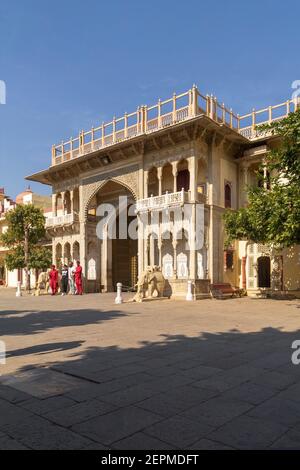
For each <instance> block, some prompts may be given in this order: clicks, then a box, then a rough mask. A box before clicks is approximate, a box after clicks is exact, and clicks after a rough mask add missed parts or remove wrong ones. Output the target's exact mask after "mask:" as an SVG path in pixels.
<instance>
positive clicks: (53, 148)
mask: <svg viewBox="0 0 300 470" xmlns="http://www.w3.org/2000/svg"><path fill="white" fill-rule="evenodd" d="M55 158H56V147H55V145H52V165H55Z"/></svg>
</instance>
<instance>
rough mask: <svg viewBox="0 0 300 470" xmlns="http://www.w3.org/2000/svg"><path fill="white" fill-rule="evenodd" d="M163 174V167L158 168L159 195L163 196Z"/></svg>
mask: <svg viewBox="0 0 300 470" xmlns="http://www.w3.org/2000/svg"><path fill="white" fill-rule="evenodd" d="M162 173H163V167H158V168H157V179H158V195H159V196H161V195H162Z"/></svg>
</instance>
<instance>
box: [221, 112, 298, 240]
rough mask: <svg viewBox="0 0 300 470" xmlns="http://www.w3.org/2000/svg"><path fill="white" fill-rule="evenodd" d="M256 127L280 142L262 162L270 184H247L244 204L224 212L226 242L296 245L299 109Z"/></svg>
mask: <svg viewBox="0 0 300 470" xmlns="http://www.w3.org/2000/svg"><path fill="white" fill-rule="evenodd" d="M260 130H262V131H267V132H271V134H273V135H274V136H276V137H277V138H278V139H279V142H280V143H279V145H278V146H277V147H276V148H275V149H273V150H271V151H270V152H269V153H268V155H267V157H266V161H265V163H264V164H266V165H267V167H268V170H269V172H270V175H271V177H270V187H269V188H268V189H266V185H264V184H261V185H260V187H249V188H248V189H247V192H248V206H247V207H245V208H241V209H239V210H238V211H236V212H233V211H227V212H226V213H225V215H224V220H225V229H226V233H227V240H226V244H230V243H231V242H232V241H233V240H241V239H248V240H251V241H253V242H255V243H265V244H270V245H274V246H278V247H285V246H286V247H288V246H291V245H294V244H299V243H300V110H297V111H296V112H294V113H291V114H289V116H287V117H286V118H284V119H282V120H280V121H276V122H274V123H271V124H269V125H264V126H260ZM264 182H265V181H262V183H264Z"/></svg>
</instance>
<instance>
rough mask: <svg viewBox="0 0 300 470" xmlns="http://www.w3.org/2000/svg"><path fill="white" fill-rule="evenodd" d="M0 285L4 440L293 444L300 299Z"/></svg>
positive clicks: (48, 445) (104, 444)
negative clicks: (167, 296) (79, 292)
mask: <svg viewBox="0 0 300 470" xmlns="http://www.w3.org/2000/svg"><path fill="white" fill-rule="evenodd" d="M114 297H115V296H114V295H112V294H106V295H97V294H95V295H86V296H83V297H70V296H69V297H55V298H52V297H49V296H41V297H29V296H23V297H22V298H20V299H16V297H15V293H14V291H11V290H6V289H4V288H1V289H0V334H1V338H0V339H1V340H2V341H5V343H6V348H7V363H6V365H0V373H1V377H0V449H27V448H28V449H164V450H168V449H245V448H250V449H260V448H263V449H264V448H272V449H278V448H280V449H282V448H284V449H286V448H292V449H295V448H297V449H299V448H300V365H299V366H295V365H293V364H292V362H291V354H292V349H291V344H292V342H293V341H294V340H297V339H298V340H300V301H299V300H298V301H297V300H294V301H289V300H280V301H279V300H262V299H261V300H259V299H249V298H243V299H230V300H224V301H221V300H203V301H198V302H191V303H188V302H183V301H180V302H179V301H178V302H175V301H171V300H163V301H152V302H145V303H143V304H132V303H125V304H123V305H118V306H116V305H114Z"/></svg>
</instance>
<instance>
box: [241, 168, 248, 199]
mask: <svg viewBox="0 0 300 470" xmlns="http://www.w3.org/2000/svg"><path fill="white" fill-rule="evenodd" d="M242 169H243V183H242V191H243V197H242V204H243V205H244V206H246V205H247V202H248V200H247V192H246V191H247V186H248V176H249V174H248V173H249V166H248V165H244V166H243V167H242Z"/></svg>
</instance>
